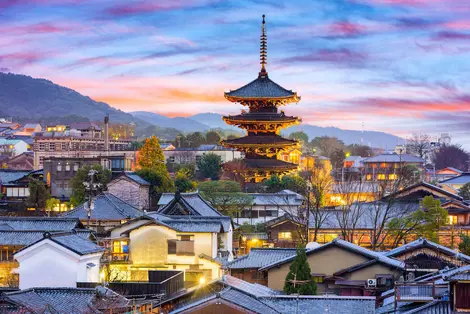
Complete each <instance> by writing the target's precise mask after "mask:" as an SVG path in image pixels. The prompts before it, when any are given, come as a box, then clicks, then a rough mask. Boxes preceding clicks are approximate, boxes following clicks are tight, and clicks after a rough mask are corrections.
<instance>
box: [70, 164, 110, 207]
mask: <svg viewBox="0 0 470 314" xmlns="http://www.w3.org/2000/svg"><path fill="white" fill-rule="evenodd" d="M90 170H95V171H96V180H97V181H96V182H97V183H100V184H101V185H100V187H99V188H98V190H97V193H101V192H103V191H106V189H107V184H108V183H109V181H111V171H110V170H108V169H105V168H103V166H101V165H85V166H84V167H81V168H79V169H78V171H77V172H76V173H75V175H74V177H73V178H72V180H71V181H70V182H71V185H72V195H71V196H70V204H71V205H72V207H75V206H78V205H80V204H82V203H83V202H85V201H86V189H85V185H84V184H83V183H84V182H87V181H88V173H89V172H90Z"/></svg>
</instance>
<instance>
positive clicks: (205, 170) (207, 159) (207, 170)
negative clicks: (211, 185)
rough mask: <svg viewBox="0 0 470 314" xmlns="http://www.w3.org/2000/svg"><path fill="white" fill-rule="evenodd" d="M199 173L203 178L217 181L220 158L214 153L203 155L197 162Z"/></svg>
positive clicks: (219, 170)
mask: <svg viewBox="0 0 470 314" xmlns="http://www.w3.org/2000/svg"><path fill="white" fill-rule="evenodd" d="M196 164H197V167H198V169H199V172H200V173H201V174H202V176H203V177H204V178H209V179H211V180H218V179H219V176H220V172H221V164H222V158H221V157H220V156H219V155H216V154H214V153H208V154H204V155H203V156H202V158H201V159H199V160H198V161H197V163H196Z"/></svg>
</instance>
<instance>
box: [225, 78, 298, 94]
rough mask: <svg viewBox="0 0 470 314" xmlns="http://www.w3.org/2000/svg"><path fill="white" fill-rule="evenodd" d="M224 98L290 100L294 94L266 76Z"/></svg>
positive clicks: (231, 92)
mask: <svg viewBox="0 0 470 314" xmlns="http://www.w3.org/2000/svg"><path fill="white" fill-rule="evenodd" d="M225 95H226V96H230V97H237V98H247V99H251V98H290V97H293V96H295V93H294V92H292V91H290V90H287V89H285V88H284V87H281V86H280V85H278V84H276V83H274V82H273V81H272V80H271V79H269V77H268V76H265V77H258V78H257V79H256V80H254V81H252V82H250V83H248V84H246V85H245V86H242V87H240V88H239V89H236V90H233V91H230V92H226V93H225Z"/></svg>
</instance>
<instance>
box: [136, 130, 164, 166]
mask: <svg viewBox="0 0 470 314" xmlns="http://www.w3.org/2000/svg"><path fill="white" fill-rule="evenodd" d="M138 156H139V157H138V159H137V165H138V166H139V167H140V168H151V169H156V168H161V167H162V165H163V166H165V156H164V155H163V151H162V149H161V147H160V143H159V142H158V138H157V137H156V136H152V137H150V138H147V139H146V140H145V143H144V145H143V146H142V147H141V148H140V150H139V155H138Z"/></svg>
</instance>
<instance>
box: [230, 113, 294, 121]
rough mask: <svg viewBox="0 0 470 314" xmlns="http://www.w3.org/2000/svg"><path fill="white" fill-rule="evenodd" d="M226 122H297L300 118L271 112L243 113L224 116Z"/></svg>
mask: <svg viewBox="0 0 470 314" xmlns="http://www.w3.org/2000/svg"><path fill="white" fill-rule="evenodd" d="M223 119H224V120H231V121H256V122H263V121H266V122H284V121H286V122H287V121H297V120H298V119H299V118H298V117H295V116H286V115H284V114H282V113H271V112H249V113H242V114H239V115H235V116H230V115H229V116H224V117H223Z"/></svg>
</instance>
